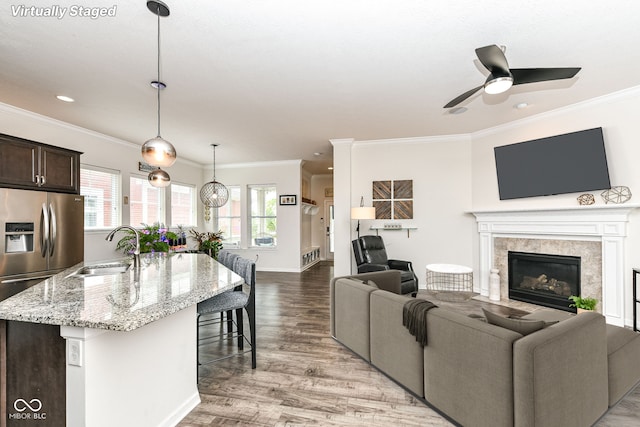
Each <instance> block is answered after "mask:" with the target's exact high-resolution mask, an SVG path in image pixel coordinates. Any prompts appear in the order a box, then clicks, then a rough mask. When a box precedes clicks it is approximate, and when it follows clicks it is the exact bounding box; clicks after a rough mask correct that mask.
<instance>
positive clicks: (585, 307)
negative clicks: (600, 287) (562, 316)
mask: <svg viewBox="0 0 640 427" xmlns="http://www.w3.org/2000/svg"><path fill="white" fill-rule="evenodd" d="M569 299H570V300H571V301H573V303H572V304H569V307H575V308H576V311H577V312H578V313H582V312H583V311H592V310H594V309H595V308H596V304H597V303H598V300H596V299H595V298H582V297H579V296H577V295H571V296H570V297H569Z"/></svg>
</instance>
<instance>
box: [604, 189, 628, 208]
mask: <svg viewBox="0 0 640 427" xmlns="http://www.w3.org/2000/svg"><path fill="white" fill-rule="evenodd" d="M600 195H601V196H602V199H603V200H604V202H605V203H615V204H621V203H625V202H628V201H629V200H630V199H631V190H629V187H625V186H623V185H619V186H617V187H611V189H609V190H605V191H603V192H602V193H601V194H600Z"/></svg>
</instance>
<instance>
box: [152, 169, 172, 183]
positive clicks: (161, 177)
mask: <svg viewBox="0 0 640 427" xmlns="http://www.w3.org/2000/svg"><path fill="white" fill-rule="evenodd" d="M147 179H148V180H149V184H151V186H153V187H158V188H164V187H167V186H168V185H169V184H171V177H170V176H169V174H168V173H166V172H165V171H163V170H162V169H160V168H158V169H156V170H154V171H152V172H151V173H150V174H149V176H148V177H147Z"/></svg>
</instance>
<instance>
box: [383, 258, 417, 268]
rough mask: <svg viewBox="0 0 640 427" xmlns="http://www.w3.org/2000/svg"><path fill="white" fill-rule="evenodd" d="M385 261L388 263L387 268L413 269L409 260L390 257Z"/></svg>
mask: <svg viewBox="0 0 640 427" xmlns="http://www.w3.org/2000/svg"><path fill="white" fill-rule="evenodd" d="M387 263H388V264H389V268H393V269H396V270H404V271H413V264H411V261H402V260H399V259H390V260H387Z"/></svg>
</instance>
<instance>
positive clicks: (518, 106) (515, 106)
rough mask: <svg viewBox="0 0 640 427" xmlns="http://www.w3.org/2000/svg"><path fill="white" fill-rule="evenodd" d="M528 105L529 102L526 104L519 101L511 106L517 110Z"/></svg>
mask: <svg viewBox="0 0 640 427" xmlns="http://www.w3.org/2000/svg"><path fill="white" fill-rule="evenodd" d="M528 106H529V104H527V103H526V102H520V103H518V104H516V105H514V106H513V108H516V109H518V110H522V109H523V108H527V107H528Z"/></svg>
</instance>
